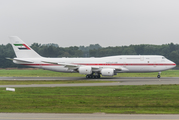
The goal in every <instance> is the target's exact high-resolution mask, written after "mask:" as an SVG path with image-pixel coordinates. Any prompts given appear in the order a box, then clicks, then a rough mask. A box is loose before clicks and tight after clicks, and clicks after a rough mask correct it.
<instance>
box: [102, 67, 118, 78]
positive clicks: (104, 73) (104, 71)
mask: <svg viewBox="0 0 179 120" xmlns="http://www.w3.org/2000/svg"><path fill="white" fill-rule="evenodd" d="M101 74H102V76H113V75H115V73H114V69H110V68H105V69H102V70H101Z"/></svg>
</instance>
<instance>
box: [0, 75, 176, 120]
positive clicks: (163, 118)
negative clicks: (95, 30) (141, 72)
mask: <svg viewBox="0 0 179 120" xmlns="http://www.w3.org/2000/svg"><path fill="white" fill-rule="evenodd" d="M0 80H89V81H90V80H102V81H114V82H112V83H80V84H79V83H74V84H37V85H35V84H32V85H0V87H14V88H18V87H76V86H81V87H83V86H118V85H162V84H179V78H160V79H158V78H115V77H113V78H101V79H85V78H79V77H48V78H47V77H0ZM0 120H179V115H177V114H174V115H173V114H105V113H93V114H69V113H67V114H66V113H65V114H62V113H61V114H58V113H56V114H54V113H0Z"/></svg>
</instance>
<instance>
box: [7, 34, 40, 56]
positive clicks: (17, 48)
mask: <svg viewBox="0 0 179 120" xmlns="http://www.w3.org/2000/svg"><path fill="white" fill-rule="evenodd" d="M9 38H10V40H11V44H12V47H13V49H14V52H15V54H16V57H17V58H40V57H41V56H40V55H39V54H38V53H36V52H35V51H34V50H33V49H32V48H30V47H29V46H28V45H27V44H26V43H25V42H24V41H22V40H21V39H20V38H19V37H17V36H11V37H9Z"/></svg>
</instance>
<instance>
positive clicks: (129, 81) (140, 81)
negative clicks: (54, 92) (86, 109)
mask: <svg viewBox="0 0 179 120" xmlns="http://www.w3.org/2000/svg"><path fill="white" fill-rule="evenodd" d="M0 80H101V81H114V82H111V83H73V84H70V83H69V84H32V85H0V87H77V86H118V85H162V84H179V78H178V77H176V78H160V79H158V78H115V77H114V78H101V79H85V78H79V77H0Z"/></svg>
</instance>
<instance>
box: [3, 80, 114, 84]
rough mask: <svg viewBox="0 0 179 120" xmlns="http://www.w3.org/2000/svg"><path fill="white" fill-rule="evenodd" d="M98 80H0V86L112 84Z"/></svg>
mask: <svg viewBox="0 0 179 120" xmlns="http://www.w3.org/2000/svg"><path fill="white" fill-rule="evenodd" d="M112 82H114V81H102V80H101V81H100V80H27V81H26V80H0V85H31V84H67V83H112Z"/></svg>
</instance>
